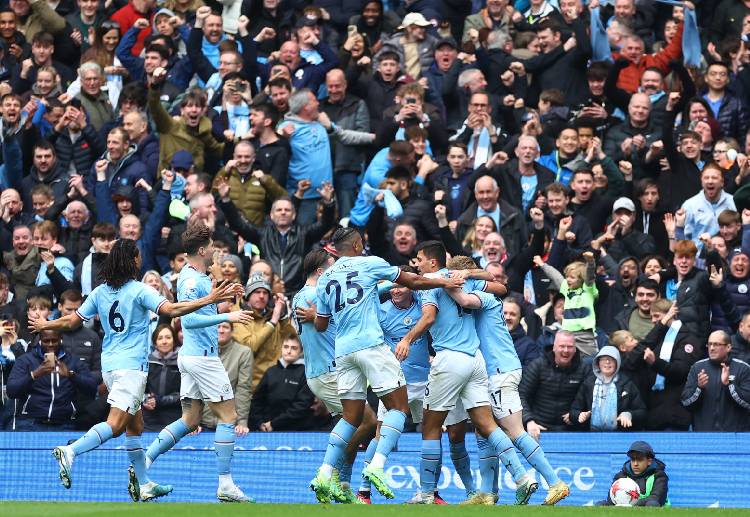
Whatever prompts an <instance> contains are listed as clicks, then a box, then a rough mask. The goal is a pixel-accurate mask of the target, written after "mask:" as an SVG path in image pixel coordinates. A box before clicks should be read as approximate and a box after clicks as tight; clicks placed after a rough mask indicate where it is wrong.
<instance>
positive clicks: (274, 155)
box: [250, 80, 291, 187]
mask: <svg viewBox="0 0 750 517" xmlns="http://www.w3.org/2000/svg"><path fill="white" fill-rule="evenodd" d="M282 81H283V80H282ZM286 85H288V83H286V84H285V86H284V87H282V88H280V90H283V91H284V92H286V97H284V103H285V106H286V107H288V101H289V94H290V93H291V86H290V87H289V88H286ZM275 89H276V87H274V86H271V99H272V102H273V103H274V105H273V106H271V105H269V104H265V103H260V104H253V105H252V107H251V108H250V131H251V132H252V134H253V138H252V139H251V140H250V142H251V143H252V144H253V147H255V150H256V154H255V159H256V161H257V162H258V164H259V165H260V168H261V169H262V170H263V172H265V173H266V174H270V175H271V176H272V177H273V179H275V180H276V183H278V184H279V185H281V186H282V187H283V186H284V185H286V175H287V171H288V169H289V155H290V154H291V151H290V150H289V142H288V140H287V139H285V138H279V135H277V134H276V130H275V128H276V124H277V123H278V122H279V118H280V116H279V111H277V109H276V107H275V106H276V100H274V99H276V97H274V94H273V92H274V91H275ZM284 111H286V109H285V110H284Z"/></svg>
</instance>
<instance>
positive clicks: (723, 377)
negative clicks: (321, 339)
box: [682, 330, 750, 432]
mask: <svg viewBox="0 0 750 517" xmlns="http://www.w3.org/2000/svg"><path fill="white" fill-rule="evenodd" d="M731 350H732V345H731V340H730V337H729V334H727V333H726V332H724V331H723V330H717V331H715V332H712V333H711V334H710V335H709V336H708V359H703V360H701V361H698V362H696V363H695V364H693V366H692V367H691V368H690V373H689V374H688V379H687V382H686V383H685V389H684V390H683V391H682V405H683V406H685V407H686V408H688V409H689V410H690V411H691V412H692V413H693V430H694V431H699V432H700V431H713V432H743V431H748V430H750V365H748V364H747V363H746V362H744V361H740V360H739V359H731V358H730V357H729V353H730V352H731Z"/></svg>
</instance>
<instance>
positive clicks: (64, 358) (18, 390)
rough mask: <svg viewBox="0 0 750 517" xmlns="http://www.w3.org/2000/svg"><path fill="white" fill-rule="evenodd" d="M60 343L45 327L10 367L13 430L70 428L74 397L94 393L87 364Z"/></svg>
mask: <svg viewBox="0 0 750 517" xmlns="http://www.w3.org/2000/svg"><path fill="white" fill-rule="evenodd" d="M61 345H62V337H61V334H60V332H58V331H56V330H45V331H43V332H42V333H41V334H40V336H39V343H38V344H37V345H36V346H35V347H34V349H33V350H32V351H31V352H30V353H27V354H24V355H22V356H21V357H20V358H19V359H18V361H16V364H15V366H14V367H13V369H12V370H11V372H10V377H9V378H8V384H7V392H8V396H9V397H11V398H14V399H16V400H15V411H14V418H13V420H12V422H11V429H13V430H14V431H64V430H72V429H74V426H73V424H74V422H73V421H74V419H75V417H76V413H77V408H76V407H75V403H74V402H75V400H76V399H77V396H78V395H79V394H81V395H85V396H88V397H93V396H94V395H95V394H96V381H95V380H94V377H93V376H92V375H91V372H89V369H88V368H87V366H86V365H85V364H84V363H81V362H80V361H78V359H76V358H75V357H74V356H73V355H70V354H68V353H66V352H65V351H64V350H63V348H62V346H61Z"/></svg>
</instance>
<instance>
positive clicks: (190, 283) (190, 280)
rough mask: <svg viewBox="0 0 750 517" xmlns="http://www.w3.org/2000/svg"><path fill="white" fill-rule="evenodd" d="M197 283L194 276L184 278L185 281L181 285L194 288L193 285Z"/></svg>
mask: <svg viewBox="0 0 750 517" xmlns="http://www.w3.org/2000/svg"><path fill="white" fill-rule="evenodd" d="M196 285H197V282H196V281H195V278H188V279H187V280H185V283H184V284H183V286H184V287H185V289H195V286H196Z"/></svg>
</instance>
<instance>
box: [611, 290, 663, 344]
mask: <svg viewBox="0 0 750 517" xmlns="http://www.w3.org/2000/svg"><path fill="white" fill-rule="evenodd" d="M658 298H659V284H657V283H656V282H655V281H653V280H651V279H650V278H644V279H642V280H639V281H638V283H637V284H636V288H635V307H632V308H631V307H626V308H625V309H624V310H623V311H622V312H621V313H620V314H618V315H617V317H616V319H617V326H618V328H620V329H622V330H629V331H630V333H631V334H632V335H633V337H634V338H635V339H637V340H638V341H641V340H643V338H645V337H646V335H647V334H648V333H649V332H650V331H651V329H652V328H654V323H653V321H652V320H653V318H652V316H651V304H652V303H654V301H656V300H657V299H658Z"/></svg>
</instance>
